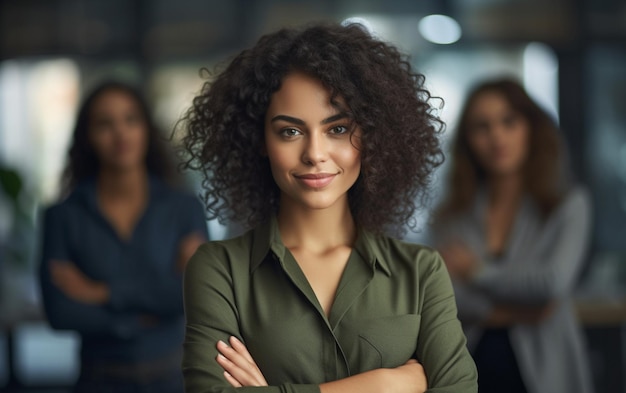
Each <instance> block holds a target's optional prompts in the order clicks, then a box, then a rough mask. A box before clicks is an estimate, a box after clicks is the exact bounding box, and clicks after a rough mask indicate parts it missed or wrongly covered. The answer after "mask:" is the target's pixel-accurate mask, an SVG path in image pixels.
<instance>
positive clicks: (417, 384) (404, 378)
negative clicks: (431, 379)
mask: <svg viewBox="0 0 626 393" xmlns="http://www.w3.org/2000/svg"><path fill="white" fill-rule="evenodd" d="M389 372H391V373H392V379H391V383H392V384H393V385H390V386H393V387H394V388H393V389H392V391H393V392H407V393H416V392H417V393H423V392H425V391H426V390H427V389H428V381H427V380H426V373H425V372H424V367H422V365H421V364H420V363H418V361H417V360H415V359H409V361H408V362H406V363H404V364H403V365H402V366H400V367H396V368H394V369H390V370H389Z"/></svg>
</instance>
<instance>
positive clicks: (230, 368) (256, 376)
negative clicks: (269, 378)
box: [217, 337, 267, 388]
mask: <svg viewBox="0 0 626 393" xmlns="http://www.w3.org/2000/svg"><path fill="white" fill-rule="evenodd" d="M229 343H230V346H229V345H228V344H226V343H225V342H223V341H220V342H218V343H217V350H218V351H219V355H217V363H218V364H219V365H220V366H222V368H223V369H224V377H225V378H226V380H227V381H228V383H230V384H231V385H232V386H233V387H235V388H240V387H243V386H267V382H266V381H265V377H264V376H263V373H261V370H259V367H258V366H257V365H256V363H255V361H254V359H252V356H251V355H250V353H249V352H248V349H247V348H246V346H245V345H243V343H242V342H241V341H239V340H238V339H237V338H236V337H231V338H230V340H229Z"/></svg>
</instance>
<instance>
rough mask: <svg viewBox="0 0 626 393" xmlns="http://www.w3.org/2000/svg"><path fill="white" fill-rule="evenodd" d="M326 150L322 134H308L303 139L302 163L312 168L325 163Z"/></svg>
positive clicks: (326, 143) (326, 157)
mask: <svg viewBox="0 0 626 393" xmlns="http://www.w3.org/2000/svg"><path fill="white" fill-rule="evenodd" d="M328 148H329V146H328V141H327V140H326V138H325V137H324V135H322V133H318V132H312V133H310V134H309V135H307V137H306V139H305V146H304V150H303V152H302V162H304V163H305V164H307V165H312V166H313V165H316V164H318V163H321V162H325V161H326V160H327V159H328Z"/></svg>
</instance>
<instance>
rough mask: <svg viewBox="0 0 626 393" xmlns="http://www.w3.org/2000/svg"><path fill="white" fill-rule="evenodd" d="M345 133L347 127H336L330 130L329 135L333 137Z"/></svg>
mask: <svg viewBox="0 0 626 393" xmlns="http://www.w3.org/2000/svg"><path fill="white" fill-rule="evenodd" d="M346 132H348V127H346V126H336V127H333V128H331V129H330V133H331V134H335V135H341V134H345V133H346Z"/></svg>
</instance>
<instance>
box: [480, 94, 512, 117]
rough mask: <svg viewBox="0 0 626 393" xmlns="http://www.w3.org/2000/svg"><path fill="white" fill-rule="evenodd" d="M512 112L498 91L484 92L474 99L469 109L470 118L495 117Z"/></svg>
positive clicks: (505, 99) (503, 96)
mask: <svg viewBox="0 0 626 393" xmlns="http://www.w3.org/2000/svg"><path fill="white" fill-rule="evenodd" d="M511 111H513V108H512V107H511V104H510V103H509V101H508V100H507V98H506V96H505V95H504V94H502V93H500V92H498V91H484V92H481V93H479V94H478V95H476V96H475V97H474V99H473V100H472V103H471V105H470V108H469V115H470V117H479V116H497V115H504V114H507V113H509V112H511Z"/></svg>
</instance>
